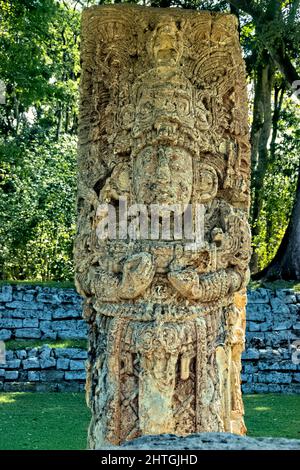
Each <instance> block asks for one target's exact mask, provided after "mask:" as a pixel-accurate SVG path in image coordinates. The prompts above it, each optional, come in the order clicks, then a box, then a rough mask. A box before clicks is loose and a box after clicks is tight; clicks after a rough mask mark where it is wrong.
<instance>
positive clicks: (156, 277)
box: [74, 5, 250, 448]
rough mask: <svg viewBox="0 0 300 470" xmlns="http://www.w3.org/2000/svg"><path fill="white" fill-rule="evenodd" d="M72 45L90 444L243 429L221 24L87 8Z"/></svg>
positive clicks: (232, 42) (242, 231) (244, 259)
mask: <svg viewBox="0 0 300 470" xmlns="http://www.w3.org/2000/svg"><path fill="white" fill-rule="evenodd" d="M81 56H82V80H81V108H80V129H79V152H78V165H79V182H78V234H77V238H76V243H75V250H74V255H75V263H76V286H77V289H78V291H79V292H80V294H81V295H83V297H84V318H85V319H86V320H87V322H88V325H89V361H88V366H87V375H88V379H87V385H86V391H87V401H88V404H89V406H90V407H91V410H92V421H91V424H90V428H89V446H90V447H91V448H97V447H100V446H101V445H103V444H104V443H113V444H119V443H121V442H123V441H124V440H128V439H132V438H134V437H137V436H139V435H141V434H157V433H168V432H172V433H177V434H187V433H192V432H205V431H230V432H235V433H238V434H243V433H245V431H246V430H245V425H244V422H243V413H244V411H243V404H242V398H241V391H240V378H239V376H240V356H241V352H242V350H243V347H244V333H245V286H246V284H247V282H248V277H249V275H248V263H249V258H250V230H249V225H248V222H247V217H248V209H249V172H250V168H249V165H250V156H249V149H250V146H249V135H248V125H247V95H246V80H245V70H244V64H243V60H242V57H241V51H240V46H239V42H238V35H237V25H236V20H235V18H234V17H233V16H231V15H223V14H214V13H209V12H193V11H189V10H186V11H184V10H177V9H155V8H144V7H138V6H132V5H116V6H101V7H91V8H89V9H87V10H86V11H85V12H84V14H83V20H82V51H81Z"/></svg>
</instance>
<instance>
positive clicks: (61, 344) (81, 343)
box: [5, 339, 87, 351]
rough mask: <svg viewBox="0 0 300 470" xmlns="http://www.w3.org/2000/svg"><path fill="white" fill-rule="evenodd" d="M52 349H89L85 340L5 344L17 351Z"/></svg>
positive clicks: (11, 341)
mask: <svg viewBox="0 0 300 470" xmlns="http://www.w3.org/2000/svg"><path fill="white" fill-rule="evenodd" d="M45 345H47V346H50V347H51V348H60V349H61V348H79V349H85V350H86V349H87V341H86V340H84V339H64V340H57V341H47V340H36V339H12V340H9V341H6V342H5V348H6V349H7V350H13V351H17V350H20V349H26V348H31V349H33V348H41V347H42V346H45Z"/></svg>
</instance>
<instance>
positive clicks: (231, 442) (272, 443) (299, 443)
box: [99, 433, 300, 451]
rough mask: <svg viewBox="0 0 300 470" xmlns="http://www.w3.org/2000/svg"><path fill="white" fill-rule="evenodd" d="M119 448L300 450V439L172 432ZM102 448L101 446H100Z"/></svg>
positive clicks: (134, 441)
mask: <svg viewBox="0 0 300 470" xmlns="http://www.w3.org/2000/svg"><path fill="white" fill-rule="evenodd" d="M101 448H102V449H109V450H117V449H120V451H121V449H122V450H123V449H128V450H145V449H146V450H170V451H171V450H174V451H176V450H300V440H298V439H279V438H271V437H269V438H267V437H259V438H253V437H245V436H243V437H242V436H237V435H234V434H229V433H199V434H192V435H190V436H185V437H180V436H175V435H172V434H163V435H158V436H143V437H139V438H137V439H134V440H133V441H129V442H125V443H124V444H122V445H121V447H114V446H110V447H108V446H107V447H101ZM99 449H100V448H99Z"/></svg>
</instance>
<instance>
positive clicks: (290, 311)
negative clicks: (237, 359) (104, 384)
mask: <svg viewBox="0 0 300 470" xmlns="http://www.w3.org/2000/svg"><path fill="white" fill-rule="evenodd" d="M85 338H86V325H85V322H84V321H83V320H82V319H81V299H80V297H79V296H78V294H76V292H75V291H74V290H73V289H60V288H49V287H40V286H36V287H31V286H3V287H2V288H0V340H3V341H4V342H5V341H7V340H10V339H42V340H48V341H49V340H51V341H53V340H60V339H70V340H72V339H85ZM297 344H298V346H299V348H300V293H295V292H294V291H292V290H288V289H280V290H276V291H272V290H267V289H257V290H255V291H249V293H248V306H247V334H246V350H245V352H244V354H243V370H242V381H243V391H244V393H266V392H282V393H300V364H299V363H300V352H299V353H298V354H297V351H296V347H297ZM86 356H87V353H86V351H85V350H84V349H78V348H57V347H48V346H46V345H45V346H42V347H39V348H33V349H32V348H29V347H28V348H24V349H21V350H17V351H7V352H6V363H5V364H0V390H4V391H9V390H11V391H13V390H36V391H44V390H51V391H68V390H70V391H79V390H82V389H83V387H84V381H85V371H84V367H85V359H86Z"/></svg>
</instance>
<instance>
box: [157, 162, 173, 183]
mask: <svg viewBox="0 0 300 470" xmlns="http://www.w3.org/2000/svg"><path fill="white" fill-rule="evenodd" d="M156 176H157V179H158V180H159V181H161V182H169V181H170V179H171V173H170V168H169V165H168V163H167V162H166V161H163V162H160V163H159V166H158V168H157V172H156Z"/></svg>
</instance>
